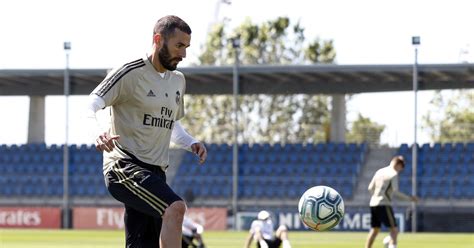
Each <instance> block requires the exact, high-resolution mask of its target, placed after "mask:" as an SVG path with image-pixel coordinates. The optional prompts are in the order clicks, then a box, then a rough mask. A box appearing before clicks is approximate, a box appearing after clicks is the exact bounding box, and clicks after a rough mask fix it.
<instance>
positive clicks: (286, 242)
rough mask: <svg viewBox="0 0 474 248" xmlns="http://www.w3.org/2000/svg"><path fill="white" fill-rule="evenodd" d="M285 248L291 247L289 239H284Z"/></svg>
mask: <svg viewBox="0 0 474 248" xmlns="http://www.w3.org/2000/svg"><path fill="white" fill-rule="evenodd" d="M283 248H291V245H290V241H289V240H288V239H287V240H283Z"/></svg>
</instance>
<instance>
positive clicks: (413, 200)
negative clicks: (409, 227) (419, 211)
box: [411, 196, 420, 203]
mask: <svg viewBox="0 0 474 248" xmlns="http://www.w3.org/2000/svg"><path fill="white" fill-rule="evenodd" d="M419 200H420V199H419V198H418V197H417V196H412V197H411V201H412V202H415V203H417V202H418V201H419Z"/></svg>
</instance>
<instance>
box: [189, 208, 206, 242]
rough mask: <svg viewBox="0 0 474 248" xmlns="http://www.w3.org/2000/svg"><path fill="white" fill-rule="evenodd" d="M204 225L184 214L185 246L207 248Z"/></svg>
mask: <svg viewBox="0 0 474 248" xmlns="http://www.w3.org/2000/svg"><path fill="white" fill-rule="evenodd" d="M203 232H204V227H203V226H202V225H200V224H198V223H196V222H194V221H193V220H192V219H191V218H189V217H187V216H184V220H183V248H188V247H191V248H205V247H206V246H205V245H204V241H203V240H202V233H203Z"/></svg>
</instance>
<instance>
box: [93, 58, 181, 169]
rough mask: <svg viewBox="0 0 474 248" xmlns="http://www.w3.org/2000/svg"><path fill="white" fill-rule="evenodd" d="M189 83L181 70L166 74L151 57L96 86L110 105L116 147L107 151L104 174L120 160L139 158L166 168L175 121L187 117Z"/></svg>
mask: <svg viewBox="0 0 474 248" xmlns="http://www.w3.org/2000/svg"><path fill="white" fill-rule="evenodd" d="M185 88H186V83H185V79H184V75H183V74H182V73H181V72H179V71H166V72H165V73H164V76H163V77H162V76H161V75H160V74H159V73H158V71H156V70H155V68H154V67H153V65H152V63H151V62H150V61H149V60H148V58H147V57H145V58H142V59H138V60H135V61H132V62H130V63H127V64H125V65H123V66H122V67H120V68H118V69H115V70H113V71H111V72H110V73H109V74H108V75H107V77H106V78H105V79H104V80H103V81H102V82H101V83H100V84H99V85H98V86H97V87H96V88H95V89H94V91H93V92H92V94H96V95H98V96H100V97H101V98H102V99H103V100H104V102H105V106H110V112H111V113H110V115H111V116H110V117H111V127H110V134H111V135H120V138H119V139H118V140H117V141H116V143H115V144H116V148H114V150H113V151H112V152H109V153H108V152H104V173H106V172H107V171H108V169H109V167H110V166H111V165H112V164H113V163H114V162H115V161H117V160H118V159H121V158H131V157H136V158H137V159H139V160H141V161H142V162H145V163H148V164H152V165H156V166H162V167H166V166H167V165H168V163H169V155H168V153H169V145H170V139H171V133H172V130H173V126H174V122H175V121H177V120H179V119H181V118H182V117H183V116H184V103H183V95H184V92H185Z"/></svg>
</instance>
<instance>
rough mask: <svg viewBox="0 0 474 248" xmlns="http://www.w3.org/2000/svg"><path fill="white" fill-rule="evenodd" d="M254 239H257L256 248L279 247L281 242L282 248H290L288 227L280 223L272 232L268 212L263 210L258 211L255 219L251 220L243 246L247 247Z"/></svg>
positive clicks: (271, 223)
mask: <svg viewBox="0 0 474 248" xmlns="http://www.w3.org/2000/svg"><path fill="white" fill-rule="evenodd" d="M254 239H255V241H257V247H258V248H279V247H280V245H281V244H283V248H291V245H290V241H289V240H288V228H286V226H284V225H280V226H279V227H278V229H277V230H276V232H275V233H274V231H273V222H272V219H271V218H270V213H269V212H267V211H265V210H262V211H260V212H259V213H258V215H257V219H256V220H254V221H253V222H252V225H251V226H250V231H249V236H248V237H247V240H246V242H245V248H249V247H250V244H251V243H252V241H253V240H254Z"/></svg>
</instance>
